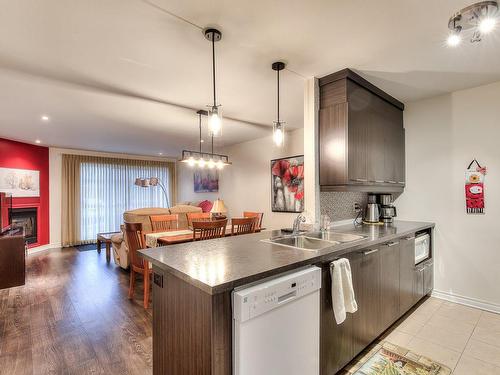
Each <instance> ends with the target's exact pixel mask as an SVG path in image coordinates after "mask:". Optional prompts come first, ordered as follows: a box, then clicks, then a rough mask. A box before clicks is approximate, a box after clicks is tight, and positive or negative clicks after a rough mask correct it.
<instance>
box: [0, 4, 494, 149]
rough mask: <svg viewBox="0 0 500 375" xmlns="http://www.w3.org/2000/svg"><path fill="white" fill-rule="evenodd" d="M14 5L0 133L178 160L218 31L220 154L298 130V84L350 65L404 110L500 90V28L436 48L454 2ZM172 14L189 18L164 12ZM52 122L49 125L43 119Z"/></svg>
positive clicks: (2, 24)
mask: <svg viewBox="0 0 500 375" xmlns="http://www.w3.org/2000/svg"><path fill="white" fill-rule="evenodd" d="M147 1H151V2H153V3H154V4H156V5H157V7H155V6H152V5H151V4H148V3H147V2H146V1H144V0H85V1H82V0H66V1H61V0H44V1H40V0H16V1H7V0H3V1H1V2H0V4H1V5H2V11H1V12H0V88H1V89H0V136H3V137H7V138H13V139H19V140H24V141H28V142H33V141H34V140H35V139H41V140H42V143H43V144H47V145H55V146H61V147H74V148H83V149H91V150H101V151H115V152H128V153H137V154H150V155H156V154H157V153H159V152H162V153H164V154H165V155H172V156H175V155H177V153H178V152H179V151H180V150H181V149H182V148H186V147H187V148H192V147H195V146H196V144H197V142H196V137H197V131H198V129H197V118H196V114H195V113H194V110H196V109H198V108H204V107H205V106H206V105H207V104H209V103H210V102H211V100H212V98H211V65H210V62H211V46H210V43H209V42H207V41H206V40H205V39H204V38H203V35H202V32H201V30H200V29H199V28H198V27H197V26H196V25H198V26H201V27H205V26H209V25H210V26H217V27H219V28H220V29H221V30H222V32H223V39H222V41H221V42H220V43H218V44H217V45H216V49H217V60H218V98H219V100H220V103H221V104H222V105H223V113H224V116H225V122H224V130H223V136H222V137H221V138H220V139H217V140H216V146H224V145H229V144H234V143H237V142H242V141H245V140H249V139H253V138H258V137H262V136H266V135H268V134H269V133H270V126H271V124H272V121H273V120H274V119H275V105H276V103H275V73H274V72H273V71H272V70H271V68H270V65H271V63H272V62H273V61H276V60H277V59H282V60H284V61H286V62H287V63H288V66H287V68H288V69H289V70H287V71H285V72H284V73H283V74H282V80H281V82H282V102H281V105H282V117H283V119H284V120H285V121H286V122H287V124H288V126H289V127H290V128H299V127H301V126H302V121H303V96H302V95H303V85H304V77H311V76H318V77H320V76H323V75H326V74H328V73H332V72H335V71H337V70H340V69H343V68H345V67H350V68H353V69H355V70H356V71H358V72H359V73H360V74H362V75H363V76H365V77H366V78H368V79H369V80H370V81H372V82H373V83H375V84H376V85H379V86H380V87H382V88H383V89H385V90H387V91H388V92H389V93H390V94H392V95H393V96H395V97H396V98H398V99H400V100H402V101H404V102H407V101H411V100H416V99H420V98H424V97H429V96H434V95H438V94H442V93H445V92H450V91H454V90H457V89H462V88H466V87H472V86H477V85H481V84H484V83H489V82H493V81H497V80H500V64H499V63H498V62H499V61H500V48H499V47H500V32H497V34H496V35H491V36H489V37H488V38H487V39H485V40H484V41H483V42H481V43H479V44H475V45H471V44H469V43H466V44H464V45H462V46H461V47H459V48H456V49H450V48H447V47H445V46H444V43H443V41H444V39H445V38H446V35H447V29H446V25H447V20H448V18H449V16H450V15H451V14H452V13H453V12H455V11H457V10H458V9H460V8H461V7H463V6H465V5H468V4H469V2H468V1H458V0H439V1H435V0H405V1H397V0H377V1H361V0H342V1H335V0H321V1H320V0H316V1H314V0H312V1H311V0H310V1H303V0H286V1H285V0H279V1H265V0H254V1H235V0H226V1H223V0H211V1H207V0H203V1H202V0H198V1H196V0H147ZM168 12H171V13H173V14H175V15H177V16H179V17H181V18H184V19H185V20H188V21H189V22H191V23H193V24H194V25H191V24H189V23H187V22H185V21H183V20H181V19H179V18H176V17H174V16H172V15H170V14H169V13H168ZM42 114H48V115H49V116H50V118H51V121H50V122H48V123H43V122H41V121H40V116H41V115H42Z"/></svg>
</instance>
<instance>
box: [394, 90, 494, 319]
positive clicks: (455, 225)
mask: <svg viewBox="0 0 500 375" xmlns="http://www.w3.org/2000/svg"><path fill="white" fill-rule="evenodd" d="M404 120H405V128H406V164H407V168H406V171H407V187H406V190H405V193H404V194H403V195H402V196H401V197H400V198H399V199H398V200H397V202H396V204H397V206H398V214H399V215H400V218H401V219H411V220H427V221H434V222H436V231H435V235H436V236H435V259H436V264H435V289H436V290H437V291H438V292H442V293H444V294H443V295H444V296H445V297H448V298H452V299H457V300H461V301H462V302H465V303H470V304H473V305H478V306H483V307H486V308H489V309H493V310H498V311H500V291H499V286H500V229H499V228H500V223H499V218H500V194H499V192H500V142H499V140H500V82H499V83H495V84H491V85H487V86H481V87H478V88H474V89H468V90H463V91H458V92H455V93H452V94H448V95H444V96H440V97H436V98H432V99H428V100H422V101H418V102H414V103H409V104H408V105H407V107H406V110H405V118H404ZM473 158H477V160H478V161H479V162H480V163H481V164H482V165H484V166H486V167H488V174H487V176H486V181H485V194H486V196H485V202H486V213H485V214H484V215H468V214H466V213H465V198H464V171H465V169H466V167H467V165H468V164H469V162H470V161H471V160H472V159H473Z"/></svg>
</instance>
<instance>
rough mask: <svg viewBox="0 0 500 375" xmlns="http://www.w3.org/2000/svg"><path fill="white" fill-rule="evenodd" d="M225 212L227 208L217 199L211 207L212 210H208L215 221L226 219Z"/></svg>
mask: <svg viewBox="0 0 500 375" xmlns="http://www.w3.org/2000/svg"><path fill="white" fill-rule="evenodd" d="M226 212H227V208H226V206H225V205H224V201H223V200H222V199H219V198H217V199H216V200H215V201H214V205H213V206H212V209H211V210H210V213H211V214H212V217H213V218H214V219H215V220H221V219H225V218H226V215H225V214H226Z"/></svg>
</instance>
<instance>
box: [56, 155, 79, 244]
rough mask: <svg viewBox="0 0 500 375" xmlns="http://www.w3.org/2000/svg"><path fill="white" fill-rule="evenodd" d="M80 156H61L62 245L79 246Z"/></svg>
mask: <svg viewBox="0 0 500 375" xmlns="http://www.w3.org/2000/svg"><path fill="white" fill-rule="evenodd" d="M81 161H82V156H80V155H66V154H64V155H63V156H62V202H61V203H62V218H61V221H62V245H63V246H71V245H78V244H80V217H81V215H80V164H81Z"/></svg>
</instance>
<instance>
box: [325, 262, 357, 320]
mask: <svg viewBox="0 0 500 375" xmlns="http://www.w3.org/2000/svg"><path fill="white" fill-rule="evenodd" d="M330 275H331V277H332V306H333V314H334V315H335V321H336V322H337V324H341V323H342V322H343V321H344V320H345V318H346V313H347V312H349V313H354V312H356V311H358V304H357V303H356V298H355V296H354V288H353V287H352V274H351V265H350V263H349V260H348V259H346V258H340V259H338V260H334V261H333V262H332V263H330Z"/></svg>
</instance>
